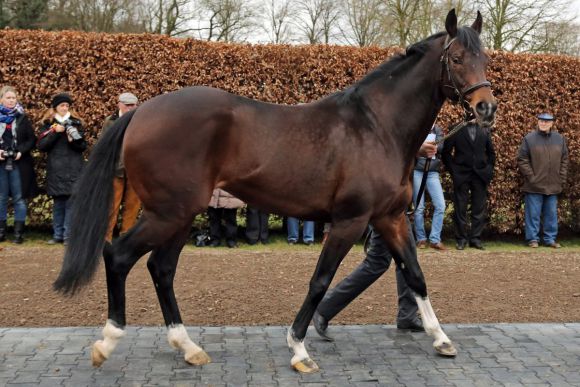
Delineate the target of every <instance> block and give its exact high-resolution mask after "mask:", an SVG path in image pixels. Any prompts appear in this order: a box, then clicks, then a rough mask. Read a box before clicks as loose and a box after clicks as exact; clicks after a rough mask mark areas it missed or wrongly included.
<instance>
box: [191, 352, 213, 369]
mask: <svg viewBox="0 0 580 387" xmlns="http://www.w3.org/2000/svg"><path fill="white" fill-rule="evenodd" d="M185 361H186V362H188V363H189V364H191V365H195V366H202V365H204V364H209V363H211V357H209V355H208V354H207V353H205V351H204V350H203V349H202V350H201V351H198V352H196V353H194V354H193V355H189V356H186V357H185Z"/></svg>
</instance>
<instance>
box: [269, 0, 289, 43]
mask: <svg viewBox="0 0 580 387" xmlns="http://www.w3.org/2000/svg"><path fill="white" fill-rule="evenodd" d="M292 5H293V1H292V0H266V1H265V4H264V9H265V11H266V12H265V15H266V17H267V20H266V22H265V24H264V31H265V32H266V33H267V34H268V38H269V40H270V42H272V43H276V44H280V43H288V42H290V40H291V38H292V28H291V27H292V24H291V20H292V18H293V17H294V16H295V12H296V11H295V9H294V7H293V6H292Z"/></svg>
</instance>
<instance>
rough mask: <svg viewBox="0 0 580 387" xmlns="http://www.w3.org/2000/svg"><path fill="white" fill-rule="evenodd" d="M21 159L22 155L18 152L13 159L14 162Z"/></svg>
mask: <svg viewBox="0 0 580 387" xmlns="http://www.w3.org/2000/svg"><path fill="white" fill-rule="evenodd" d="M21 157H22V153H20V152H18V153H16V157H15V158H14V160H20V158H21Z"/></svg>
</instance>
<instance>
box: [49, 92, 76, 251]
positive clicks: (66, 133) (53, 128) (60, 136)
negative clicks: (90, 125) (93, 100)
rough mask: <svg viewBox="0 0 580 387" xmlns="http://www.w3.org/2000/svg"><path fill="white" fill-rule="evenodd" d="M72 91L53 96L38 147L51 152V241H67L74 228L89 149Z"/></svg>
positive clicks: (53, 242)
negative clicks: (75, 199) (76, 191)
mask: <svg viewBox="0 0 580 387" xmlns="http://www.w3.org/2000/svg"><path fill="white" fill-rule="evenodd" d="M72 103H73V101H72V98H71V96H70V95H69V94H66V93H60V94H57V95H55V96H54V97H53V98H52V102H51V108H50V109H48V110H47V111H46V112H45V113H44V115H43V117H42V120H41V124H42V128H41V129H40V137H39V140H38V149H40V150H41V151H43V152H47V153H48V160H47V164H46V168H47V171H46V180H47V187H46V191H47V193H48V195H49V196H52V198H53V200H54V202H53V213H52V217H53V219H52V221H53V228H54V233H53V238H52V239H51V240H50V241H48V243H50V244H55V243H65V244H66V241H67V239H68V236H69V233H70V229H69V224H70V223H69V222H70V215H71V214H70V208H71V204H72V203H71V200H70V196H71V195H72V192H73V187H74V184H75V182H76V181H77V180H78V179H79V177H80V175H81V172H82V168H83V164H84V159H83V152H84V150H85V149H87V142H86V141H85V137H84V131H83V125H82V121H81V120H80V118H79V116H78V115H77V114H76V113H75V112H74V111H73V110H72V109H71V105H72Z"/></svg>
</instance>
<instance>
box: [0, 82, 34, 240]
mask: <svg viewBox="0 0 580 387" xmlns="http://www.w3.org/2000/svg"><path fill="white" fill-rule="evenodd" d="M35 143H36V137H35V136H34V130H33V129H32V125H31V123H30V121H29V119H28V117H27V116H26V114H25V113H24V109H23V108H22V105H20V104H19V103H18V98H17V95H16V90H15V89H14V88H13V87H12V86H4V87H2V88H1V89H0V242H2V241H4V240H6V220H7V218H8V199H9V198H10V197H11V198H12V205H13V207H14V239H13V240H12V242H14V243H22V242H23V241H24V237H23V235H24V224H25V222H26V212H27V205H26V199H27V198H31V197H34V195H35V194H36V193H37V186H36V176H35V174H34V163H33V159H32V156H31V155H30V151H32V149H33V148H34V144H35Z"/></svg>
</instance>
